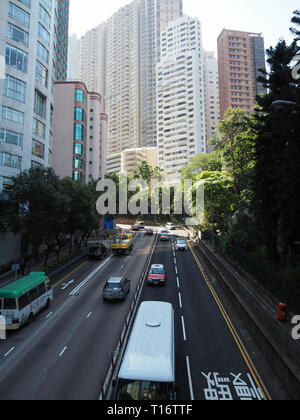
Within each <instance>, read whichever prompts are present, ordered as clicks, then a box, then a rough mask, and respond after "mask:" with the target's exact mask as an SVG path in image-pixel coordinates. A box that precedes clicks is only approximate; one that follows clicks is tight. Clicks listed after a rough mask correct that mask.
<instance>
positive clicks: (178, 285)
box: [176, 277, 180, 289]
mask: <svg viewBox="0 0 300 420" xmlns="http://www.w3.org/2000/svg"><path fill="white" fill-rule="evenodd" d="M176 281H177V287H178V289H180V284H179V278H178V277H176Z"/></svg>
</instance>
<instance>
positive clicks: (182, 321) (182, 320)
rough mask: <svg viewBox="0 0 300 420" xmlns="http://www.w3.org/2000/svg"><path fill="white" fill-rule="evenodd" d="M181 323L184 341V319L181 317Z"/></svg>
mask: <svg viewBox="0 0 300 420" xmlns="http://www.w3.org/2000/svg"><path fill="white" fill-rule="evenodd" d="M181 323H182V332H183V339H184V341H186V333H185V325H184V318H183V316H182V317H181Z"/></svg>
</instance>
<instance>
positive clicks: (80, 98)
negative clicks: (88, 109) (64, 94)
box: [75, 89, 87, 106]
mask: <svg viewBox="0 0 300 420" xmlns="http://www.w3.org/2000/svg"><path fill="white" fill-rule="evenodd" d="M75 102H82V103H83V104H84V105H85V106H86V105H87V99H86V95H85V93H84V91H83V90H81V89H76V90H75Z"/></svg>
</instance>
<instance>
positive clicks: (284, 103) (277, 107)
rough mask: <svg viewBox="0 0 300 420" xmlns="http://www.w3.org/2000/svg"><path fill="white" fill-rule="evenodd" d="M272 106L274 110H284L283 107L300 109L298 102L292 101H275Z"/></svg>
mask: <svg viewBox="0 0 300 420" xmlns="http://www.w3.org/2000/svg"><path fill="white" fill-rule="evenodd" d="M271 108H272V109H274V110H278V111H280V110H283V109H288V108H289V109H291V110H297V111H300V105H299V104H297V103H296V102H292V101H282V100H279V101H274V102H272V104H271Z"/></svg>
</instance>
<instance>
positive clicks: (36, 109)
mask: <svg viewBox="0 0 300 420" xmlns="http://www.w3.org/2000/svg"><path fill="white" fill-rule="evenodd" d="M57 13H58V11H57V2H56V1H54V0H40V1H33V0H1V13H0V60H1V59H3V60H1V62H0V109H1V113H0V195H2V193H3V192H4V193H5V192H6V191H9V188H10V185H11V183H12V181H11V178H12V177H14V176H17V175H18V174H19V172H20V171H24V170H27V169H29V168H31V167H33V166H36V165H38V166H45V167H48V166H51V165H52V117H53V109H54V106H53V104H54V84H55V63H56V51H55V47H56V28H57Z"/></svg>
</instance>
